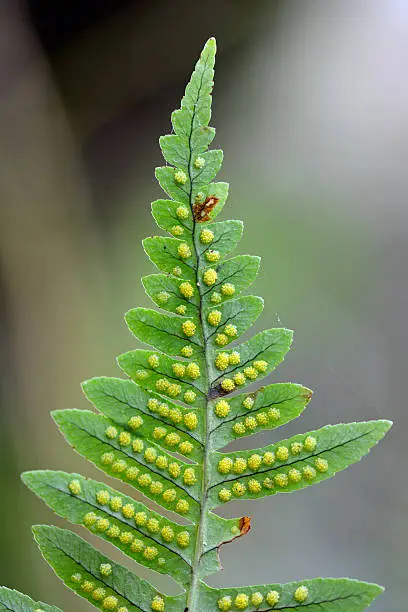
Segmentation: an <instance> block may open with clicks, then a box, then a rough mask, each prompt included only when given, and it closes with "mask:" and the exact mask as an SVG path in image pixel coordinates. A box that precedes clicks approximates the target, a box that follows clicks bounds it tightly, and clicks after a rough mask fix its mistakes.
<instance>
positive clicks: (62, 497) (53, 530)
mask: <svg viewBox="0 0 408 612" xmlns="http://www.w3.org/2000/svg"><path fill="white" fill-rule="evenodd" d="M215 52H216V44H215V39H214V38H211V39H210V40H209V41H208V42H207V43H206V45H205V47H204V49H203V51H202V53H201V56H200V58H199V60H198V62H197V64H196V66H195V70H194V72H193V74H192V76H191V79H190V81H189V83H188V85H187V87H186V90H185V94H184V96H183V98H182V101H181V106H180V108H179V109H177V110H175V111H174V112H173V114H172V117H171V121H172V133H171V134H168V135H165V136H162V137H161V138H160V147H161V150H162V153H163V157H164V159H165V161H166V165H165V166H162V167H159V168H156V177H157V180H158V181H159V184H160V186H161V187H162V189H163V190H164V192H165V193H166V194H167V196H168V197H167V199H159V200H156V201H155V202H153V204H152V214H153V217H154V219H155V221H156V223H157V225H158V227H159V228H160V229H162V230H164V232H167V234H168V235H167V236H153V237H149V238H146V239H145V240H144V241H143V247H144V250H145V252H146V254H147V255H148V257H149V259H150V260H151V262H152V263H153V264H154V265H155V266H156V268H157V269H158V273H155V274H151V275H149V276H146V277H144V278H143V285H144V288H145V290H146V294H147V295H148V296H149V297H150V298H151V300H152V302H153V304H154V305H155V306H156V307H158V310H157V309H153V308H132V309H131V310H129V311H128V312H127V313H126V317H125V318H126V323H127V325H128V327H129V330H130V331H131V333H132V334H133V335H134V336H135V337H136V338H137V339H138V340H139V341H140V342H142V343H144V344H145V345H147V346H148V347H149V348H148V349H141V348H137V349H135V350H131V351H128V352H126V353H124V354H122V355H120V356H119V357H118V364H119V366H120V368H121V369H122V370H123V372H124V373H125V375H126V376H127V379H120V378H111V377H99V378H93V379H91V380H87V381H85V382H84V383H83V391H84V394H85V396H86V397H87V399H88V400H89V401H90V402H91V403H92V405H93V406H94V408H95V411H90V410H57V411H55V412H54V413H53V418H54V420H55V422H56V424H57V426H58V427H59V429H60V430H61V432H62V434H63V435H64V437H65V438H66V440H67V441H68V443H70V444H71V445H72V447H73V448H75V450H76V451H77V452H78V453H79V454H80V455H82V456H83V457H84V458H86V459H88V460H89V461H91V462H92V463H93V464H94V465H95V466H96V467H97V468H98V469H99V470H100V471H101V472H103V473H104V474H107V475H108V476H110V477H111V478H116V479H117V480H118V481H121V482H122V483H125V484H126V485H127V486H128V490H129V491H132V488H133V489H134V493H135V496H134V497H133V496H132V495H130V494H127V495H125V494H123V493H122V492H121V490H120V489H118V490H116V489H114V488H112V487H111V486H109V485H107V484H105V483H104V482H98V481H96V480H91V479H88V478H85V477H84V476H82V475H81V474H70V473H66V472H61V471H51V470H38V471H32V472H25V473H24V474H23V475H22V479H23V481H24V482H25V484H26V485H27V486H28V487H29V488H30V489H31V490H32V491H33V492H34V493H35V494H36V495H38V496H39V497H40V498H41V499H42V500H43V501H44V502H45V503H46V504H47V505H48V506H49V507H50V508H51V509H52V510H53V511H54V512H55V513H56V514H57V515H59V516H61V517H63V518H65V519H67V520H68V521H70V522H71V523H72V524H74V525H78V526H80V527H81V528H82V529H84V530H86V531H87V532H90V533H91V534H93V535H95V536H97V537H98V538H100V539H102V540H105V541H106V542H108V543H109V544H110V545H112V546H114V547H116V548H117V549H119V550H120V551H121V552H122V553H124V554H125V555H127V556H128V557H129V558H130V559H132V560H134V561H136V562H137V563H138V564H139V566H144V567H145V568H147V569H148V570H153V572H152V576H153V578H152V582H153V583H154V582H157V574H159V573H161V574H167V575H169V576H170V577H171V578H173V579H174V581H175V582H176V583H177V584H178V587H179V592H180V594H179V595H178V596H176V597H171V596H169V595H166V594H165V593H162V592H161V591H160V590H159V589H158V588H156V586H155V585H154V584H150V583H149V582H147V581H146V580H142V579H141V578H139V577H137V576H136V574H135V573H133V572H131V571H130V570H128V569H126V568H125V567H123V566H121V565H119V564H117V563H115V562H114V561H113V560H112V559H110V558H109V557H106V556H104V555H102V554H101V553H100V552H99V551H98V550H96V549H95V548H94V547H93V546H91V545H90V544H88V543H87V542H86V541H84V540H82V539H81V538H80V537H79V536H78V535H76V534H75V533H72V532H71V531H67V530H64V529H60V528H57V527H51V526H36V527H34V528H33V531H34V537H35V539H36V541H37V543H38V546H39V548H40V550H41V552H42V554H43V556H44V557H45V559H46V560H47V562H48V563H49V564H50V566H51V567H52V568H53V570H54V571H55V573H56V574H57V575H58V576H59V577H60V578H61V580H62V581H63V582H64V583H65V584H66V585H67V587H68V588H70V589H71V590H72V591H73V592H74V593H76V594H77V595H79V596H81V597H82V598H84V599H85V600H87V601H88V602H89V603H90V604H91V605H92V606H93V607H95V608H98V609H100V610H105V611H107V610H113V611H115V612H131V611H141V612H150V611H152V612H187V611H188V612H201V611H207V610H208V611H216V610H220V611H221V612H222V611H225V612H226V611H229V610H231V611H233V610H246V611H247V612H251V611H255V610H259V611H265V612H266V611H267V610H289V609H290V610H294V611H295V610H301V609H306V608H307V609H308V610H310V612H312V610H313V611H314V610H323V609H324V610H325V612H361V611H363V610H365V609H366V608H367V607H368V606H369V605H370V604H371V602H372V601H373V600H374V599H375V598H376V597H377V596H378V595H379V594H380V593H381V592H382V588H381V587H379V586H377V585H373V584H368V583H364V582H357V581H355V580H348V579H332V578H327V579H323V578H318V579H316V580H303V581H298V582H292V583H289V584H267V585H256V586H240V587H231V588H225V589H214V588H211V587H209V586H208V585H207V584H206V582H205V578H206V577H207V576H208V575H210V574H212V573H214V572H216V571H217V570H219V569H220V563H219V559H218V551H219V549H220V547H221V546H222V545H224V544H226V543H229V542H232V541H233V540H234V539H236V538H239V537H241V536H243V535H245V534H246V533H248V531H249V529H250V524H251V519H250V517H239V518H232V519H224V518H221V517H220V516H218V515H217V514H215V510H216V509H217V508H218V507H219V506H221V505H224V504H227V503H229V502H230V501H238V500H242V499H253V500H255V499H258V498H261V497H266V496H270V495H275V494H277V493H289V492H292V491H298V490H301V489H304V488H306V487H308V486H310V485H312V484H317V483H320V482H323V481H324V480H326V479H328V478H330V477H332V476H333V475H334V474H336V473H337V472H339V471H340V470H343V469H345V468H346V467H348V466H349V465H351V464H352V463H356V462H358V461H359V460H360V459H361V458H362V457H363V456H364V455H366V454H367V453H368V452H369V450H370V449H371V448H372V447H373V446H374V445H375V444H376V443H377V442H378V441H379V440H380V439H381V438H382V437H383V436H384V435H385V434H386V432H387V431H388V429H389V428H390V426H391V423H390V422H389V421H386V420H380V421H370V422H367V423H349V424H338V425H334V426H331V425H328V426H325V427H322V428H321V429H318V430H316V431H312V432H309V433H306V434H298V435H296V436H293V437H292V438H289V439H286V440H281V441H279V442H276V443H274V444H267V445H266V446H264V447H262V448H254V449H251V450H246V451H234V452H230V451H228V452H225V451H224V450H223V449H224V447H225V446H226V445H227V444H229V443H230V442H233V441H234V440H236V439H237V438H241V437H249V436H252V435H254V434H256V433H257V432H259V431H265V432H267V430H275V429H277V428H278V427H282V426H284V425H285V424H286V423H288V422H290V421H292V420H294V419H296V418H298V417H299V416H300V415H301V413H302V412H303V410H304V409H305V408H306V406H307V404H308V403H309V401H310V400H311V397H312V392H311V391H310V389H308V388H306V387H304V386H302V385H298V384H295V383H276V382H273V383H269V384H267V385H265V386H259V383H260V381H262V380H263V379H264V378H266V377H267V376H269V375H270V374H272V373H273V372H274V370H275V368H277V367H278V365H279V364H280V363H281V362H282V361H283V359H284V358H285V357H286V355H287V354H288V352H289V350H290V348H291V344H292V338H293V332H292V331H291V330H289V329H284V328H272V329H267V330H265V331H261V332H259V333H257V334H256V335H255V336H252V337H250V338H249V339H247V340H244V341H242V340H241V337H242V336H243V335H244V334H245V333H246V332H247V331H248V330H249V329H250V328H251V326H252V325H253V324H254V323H255V321H256V320H257V319H258V317H259V316H260V314H261V313H262V310H263V307H264V303H263V300H262V298H260V297H256V296H243V295H241V294H242V293H243V292H244V291H245V290H246V289H248V288H249V287H250V286H251V285H252V283H253V282H254V281H255V279H256V277H257V274H258V269H259V264H260V259H259V257H256V256H252V255H238V256H234V257H230V255H231V253H232V252H233V251H234V249H235V248H236V247H237V245H238V243H239V241H240V239H241V236H242V233H243V223H242V222H241V221H236V220H232V221H215V218H216V217H217V215H218V214H219V213H220V212H221V210H222V209H223V207H224V205H225V202H226V200H227V196H228V184H227V183H224V182H214V179H215V177H216V175H217V173H218V172H219V170H220V168H221V165H222V160H223V154H222V151H220V150H217V149H212V150H209V148H208V147H209V145H210V144H211V142H212V140H213V139H214V136H215V130H214V128H212V127H210V126H209V122H210V118H211V99H212V90H213V79H214V61H215ZM151 502H153V503H154V510H153V509H152V508H151ZM164 510H165V511H167V513H166V514H165V513H164ZM2 607H4V608H5V609H7V610H15V611H16V612H17V611H21V610H30V611H33V610H34V611H36V612H48V611H50V612H60V611H59V610H58V608H54V607H52V606H47V605H46V604H43V603H35V602H33V601H32V600H31V599H30V598H28V597H27V596H25V595H22V594H19V593H17V592H15V591H10V590H8V589H4V588H0V608H2Z"/></svg>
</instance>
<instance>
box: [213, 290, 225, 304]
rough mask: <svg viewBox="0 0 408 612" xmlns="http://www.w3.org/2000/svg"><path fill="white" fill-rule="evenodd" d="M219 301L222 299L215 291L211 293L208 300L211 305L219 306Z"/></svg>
mask: <svg viewBox="0 0 408 612" xmlns="http://www.w3.org/2000/svg"><path fill="white" fill-rule="evenodd" d="M221 301H222V297H221V296H220V294H219V293H217V291H213V293H212V295H211V299H210V302H211V304H219V303H220V302H221Z"/></svg>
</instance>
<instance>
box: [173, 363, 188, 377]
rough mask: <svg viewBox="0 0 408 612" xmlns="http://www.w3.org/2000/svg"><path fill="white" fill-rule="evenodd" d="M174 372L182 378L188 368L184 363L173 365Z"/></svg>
mask: <svg viewBox="0 0 408 612" xmlns="http://www.w3.org/2000/svg"><path fill="white" fill-rule="evenodd" d="M172 368H173V372H174V374H175V375H176V376H179V377H180V378H182V377H183V376H184V374H185V372H186V366H185V365H184V364H182V363H173V365H172Z"/></svg>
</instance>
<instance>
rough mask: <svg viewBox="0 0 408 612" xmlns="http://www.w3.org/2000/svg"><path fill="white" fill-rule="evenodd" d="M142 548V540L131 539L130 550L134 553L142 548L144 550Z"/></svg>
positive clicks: (143, 546) (143, 545)
mask: <svg viewBox="0 0 408 612" xmlns="http://www.w3.org/2000/svg"><path fill="white" fill-rule="evenodd" d="M144 548H145V544H144V542H143V541H142V540H137V539H136V540H133V542H132V544H131V545H130V550H131V551H132V552H134V553H140V552H142V550H144Z"/></svg>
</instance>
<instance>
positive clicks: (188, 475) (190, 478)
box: [183, 468, 197, 487]
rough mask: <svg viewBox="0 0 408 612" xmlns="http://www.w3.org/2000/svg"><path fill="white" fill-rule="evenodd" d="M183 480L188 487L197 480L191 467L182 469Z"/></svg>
mask: <svg viewBox="0 0 408 612" xmlns="http://www.w3.org/2000/svg"><path fill="white" fill-rule="evenodd" d="M183 482H184V484H186V485H187V486H189V487H191V486H192V485H193V484H195V483H196V482H197V477H196V474H195V471H194V470H193V468H187V469H186V470H184V474H183Z"/></svg>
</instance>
